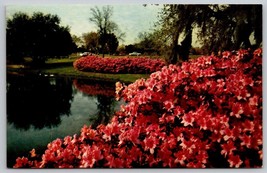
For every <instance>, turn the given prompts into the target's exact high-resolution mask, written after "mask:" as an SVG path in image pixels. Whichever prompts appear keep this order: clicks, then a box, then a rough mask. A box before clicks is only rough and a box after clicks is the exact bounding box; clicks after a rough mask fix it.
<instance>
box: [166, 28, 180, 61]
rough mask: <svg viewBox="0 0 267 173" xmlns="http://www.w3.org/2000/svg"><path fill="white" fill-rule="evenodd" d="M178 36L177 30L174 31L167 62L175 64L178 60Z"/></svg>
mask: <svg viewBox="0 0 267 173" xmlns="http://www.w3.org/2000/svg"><path fill="white" fill-rule="evenodd" d="M178 38H179V33H178V31H176V33H175V36H174V38H173V42H172V50H171V54H170V56H169V59H168V64H176V63H177V62H178V49H179V47H178V45H177V43H178Z"/></svg>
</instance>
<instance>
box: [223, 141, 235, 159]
mask: <svg viewBox="0 0 267 173" xmlns="http://www.w3.org/2000/svg"><path fill="white" fill-rule="evenodd" d="M221 147H222V151H221V154H222V155H224V157H226V156H227V155H229V154H232V152H233V151H234V150H236V147H235V145H234V142H233V141H232V140H228V141H227V143H225V144H221Z"/></svg>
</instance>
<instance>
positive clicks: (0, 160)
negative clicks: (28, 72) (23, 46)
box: [0, 0, 267, 173]
mask: <svg viewBox="0 0 267 173" xmlns="http://www.w3.org/2000/svg"><path fill="white" fill-rule="evenodd" d="M88 3H91V4H146V3H148V4H149V3H150V4H156V3H158V4H166V3H176V4H263V42H265V41H266V34H265V32H264V31H266V11H267V8H266V1H264V0H236V1H234V0H212V1H211V0H190V2H189V0H134V1H131V0H98V1H95V0H57V1H55V0H45V1H42V0H1V1H0V26H1V27H0V83H1V85H0V94H1V97H0V118H1V119H0V127H1V129H0V138H1V144H0V146H1V147H0V172H5V173H11V172H12V173H13V172H22V173H24V172H25V173H26V172H27V173H28V172H40V173H45V172H66V173H69V172H88V171H90V172H114V173H115V172H116V173H119V172H139V171H146V172H153V173H154V172H163V171H164V172H193V173H194V172H214V171H216V172H218V173H219V172H228V173H232V172H242V173H243V172H244V173H246V172H249V173H251V172H256V171H257V172H259V173H261V172H266V169H265V168H266V157H265V155H266V154H265V153H266V147H265V146H266V145H265V144H266V142H265V141H264V143H263V144H264V154H263V157H264V159H263V168H261V169H216V170H214V169H145V170H142V169H7V168H6V66H5V64H6V57H5V55H6V53H5V52H6V46H5V41H6V35H5V27H6V23H5V6H6V5H12V4H14V5H27V4H29V5H34V4H35V5H47V4H51V5H53V4H54V5H56V4H58V5H62V4H88ZM263 50H264V51H263V55H264V56H263V82H264V83H263V108H266V102H265V100H266V92H265V90H264V88H265V89H266V82H265V80H266V53H265V52H266V48H265V46H264V49H263ZM266 113H267V112H266V110H265V109H263V115H266ZM263 117H264V116H263ZM264 119H265V118H263V129H264V133H263V138H264V139H266V130H265V129H266V128H265V123H264ZM264 167H265V168H264Z"/></svg>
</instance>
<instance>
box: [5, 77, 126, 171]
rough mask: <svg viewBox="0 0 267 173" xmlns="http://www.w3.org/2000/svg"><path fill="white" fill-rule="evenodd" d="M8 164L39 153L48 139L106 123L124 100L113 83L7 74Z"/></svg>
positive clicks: (62, 136) (44, 147)
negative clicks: (121, 99) (118, 94)
mask: <svg viewBox="0 0 267 173" xmlns="http://www.w3.org/2000/svg"><path fill="white" fill-rule="evenodd" d="M6 94H7V166H8V167H12V166H13V165H14V163H15V160H16V158H17V157H21V156H29V151H30V150H32V149H33V148H35V150H36V153H37V154H38V153H39V154H41V153H42V152H44V150H45V149H46V146H47V144H48V143H49V142H51V141H53V140H54V139H56V138H64V137H65V136H67V135H70V136H72V135H74V134H79V132H80V129H81V128H82V127H83V125H85V124H86V125H92V127H96V126H97V125H98V124H100V123H103V124H106V123H108V121H109V119H110V118H111V117H112V115H113V113H114V111H117V110H119V108H120V105H121V104H123V102H118V101H116V100H115V98H114V96H115V84H114V83H112V82H100V81H93V80H86V79H72V78H67V77H49V76H28V75H27V76H18V75H7V93H6Z"/></svg>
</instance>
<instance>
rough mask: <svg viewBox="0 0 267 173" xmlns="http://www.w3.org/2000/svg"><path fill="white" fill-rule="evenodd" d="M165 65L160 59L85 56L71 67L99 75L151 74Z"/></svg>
mask: <svg viewBox="0 0 267 173" xmlns="http://www.w3.org/2000/svg"><path fill="white" fill-rule="evenodd" d="M164 65H165V62H164V61H163V60H161V59H150V58H146V57H132V58H127V57H124V58H101V57H98V56H87V57H82V58H80V59H77V60H76V61H75V62H74V63H73V66H74V68H75V69H77V70H80V71H89V72H99V73H132V74H139V73H140V74H141V73H152V72H155V71H158V70H160V69H161V68H162V67H163V66H164Z"/></svg>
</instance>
